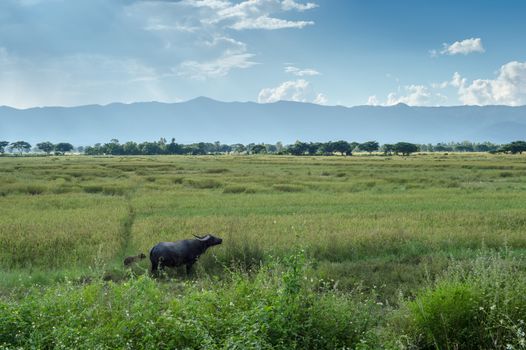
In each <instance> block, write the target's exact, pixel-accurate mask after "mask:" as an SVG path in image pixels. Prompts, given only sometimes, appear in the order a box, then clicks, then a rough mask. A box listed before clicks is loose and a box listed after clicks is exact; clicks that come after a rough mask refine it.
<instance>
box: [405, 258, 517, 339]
mask: <svg viewBox="0 0 526 350" xmlns="http://www.w3.org/2000/svg"><path fill="white" fill-rule="evenodd" d="M523 271H524V267H523V266H522V267H521V262H520V260H519V259H515V258H513V257H510V256H505V257H502V256H500V255H491V256H483V257H479V258H477V259H476V260H475V261H474V262H473V263H472V264H470V265H469V266H465V265H461V264H458V265H455V266H453V267H452V268H451V269H450V270H449V271H448V273H447V274H446V275H445V276H444V277H443V278H441V279H440V280H439V281H438V282H437V283H436V285H434V286H433V287H432V288H430V289H427V290H424V291H422V292H421V293H419V294H418V295H417V297H416V299H415V300H414V301H411V302H408V303H407V305H406V307H407V310H408V319H407V320H406V321H407V323H406V324H405V326H404V327H405V331H406V332H407V333H408V334H410V338H411V342H412V344H413V346H414V347H416V348H420V349H526V337H525V330H526V328H525V324H524V322H525V319H526V294H525V293H524V291H525V290H526V275H525V274H524V272H523Z"/></svg>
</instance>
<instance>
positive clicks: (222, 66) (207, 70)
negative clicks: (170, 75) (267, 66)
mask: <svg viewBox="0 0 526 350" xmlns="http://www.w3.org/2000/svg"><path fill="white" fill-rule="evenodd" d="M252 57H254V55H253V54H250V53H233V54H230V53H228V52H227V53H225V54H224V55H223V56H221V57H219V58H218V59H215V60H212V61H208V62H197V61H185V62H182V63H181V64H180V65H179V67H178V69H177V70H176V71H177V75H180V76H187V77H190V78H193V79H197V80H204V79H207V78H220V77H224V76H225V75H227V74H228V73H229V72H230V71H231V70H232V69H236V68H237V69H245V68H250V67H252V66H254V65H256V64H257V62H253V61H251V58H252Z"/></svg>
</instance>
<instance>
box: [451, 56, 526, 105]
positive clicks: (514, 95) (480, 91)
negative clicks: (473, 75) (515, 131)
mask: <svg viewBox="0 0 526 350" xmlns="http://www.w3.org/2000/svg"><path fill="white" fill-rule="evenodd" d="M456 81H457V82H456V84H457V85H458V88H459V90H458V96H459V100H460V101H461V102H462V103H464V104H468V105H490V104H496V105H509V106H520V105H524V104H526V62H517V61H513V62H509V63H506V64H505V65H503V66H502V67H500V69H499V72H498V76H497V77H496V78H495V79H476V80H474V81H472V82H471V84H468V83H467V82H466V79H462V78H461V77H460V75H458V79H457V80H456Z"/></svg>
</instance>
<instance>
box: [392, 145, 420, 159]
mask: <svg viewBox="0 0 526 350" xmlns="http://www.w3.org/2000/svg"><path fill="white" fill-rule="evenodd" d="M394 151H395V153H397V154H398V153H402V155H404V156H409V155H410V154H411V153H414V152H418V146H417V145H415V144H414V143H409V142H398V143H396V144H395V145H394Z"/></svg>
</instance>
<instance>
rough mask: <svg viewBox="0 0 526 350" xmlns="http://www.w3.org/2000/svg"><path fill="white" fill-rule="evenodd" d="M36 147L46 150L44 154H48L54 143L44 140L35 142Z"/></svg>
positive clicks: (51, 150)
mask: <svg viewBox="0 0 526 350" xmlns="http://www.w3.org/2000/svg"><path fill="white" fill-rule="evenodd" d="M37 148H38V149H39V150H42V151H44V152H46V154H48V155H49V154H50V153H51V152H53V150H54V149H55V145H54V144H52V143H51V142H49V141H46V142H40V143H37Z"/></svg>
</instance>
